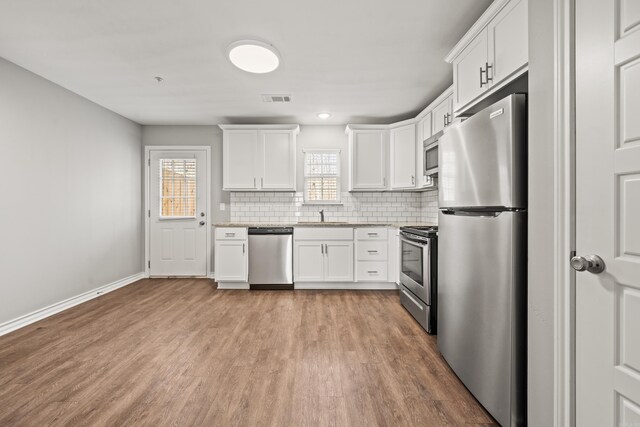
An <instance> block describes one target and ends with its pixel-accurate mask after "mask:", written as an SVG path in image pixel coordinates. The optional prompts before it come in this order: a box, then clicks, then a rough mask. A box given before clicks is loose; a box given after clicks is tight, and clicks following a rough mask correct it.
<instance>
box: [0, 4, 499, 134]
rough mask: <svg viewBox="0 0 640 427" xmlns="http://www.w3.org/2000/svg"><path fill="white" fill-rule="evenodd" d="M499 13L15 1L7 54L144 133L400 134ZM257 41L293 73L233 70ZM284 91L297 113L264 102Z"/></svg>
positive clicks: (2, 9)
mask: <svg viewBox="0 0 640 427" xmlns="http://www.w3.org/2000/svg"><path fill="white" fill-rule="evenodd" d="M490 3H491V0H455V1H451V0H395V1H394V0H319V1H310V0H272V1H268V0H153V1H152V0H92V1H87V0H2V1H1V2H0V56H1V57H4V58H6V59H8V60H9V61H12V62H14V63H16V64H18V65H20V66H22V67H24V68H26V69H28V70H30V71H33V72H34V73H36V74H39V75H41V76H43V77H45V78H47V79H49V80H51V81H53V82H55V83H58V84H59V85H61V86H63V87H65V88H67V89H69V90H71V91H73V92H76V93H78V94H80V95H82V96H84V97H86V98H88V99H90V100H92V101H94V102H96V103H98V104H100V105H103V106H105V107H106V108H109V109H111V110H113V111H115V112H117V113H119V114H121V115H123V116H125V117H128V118H130V119H132V120H134V121H136V122H138V123H142V124H216V123H251V122H255V123H264V122H272V123H276V122H278V123H285V122H290V123H301V124H318V123H323V124H324V123H327V124H344V123H389V122H392V121H396V120H399V119H404V118H408V117H411V116H413V115H415V114H416V113H417V112H418V111H420V110H421V109H422V108H424V107H425V106H426V105H427V104H428V103H429V102H430V101H431V100H433V99H434V98H435V97H437V96H438V95H439V94H440V93H441V92H442V91H443V90H444V89H445V88H446V87H447V86H449V85H450V84H451V82H452V75H451V67H450V65H449V64H446V63H445V62H444V60H443V58H444V56H445V55H446V54H447V53H448V51H449V50H450V49H451V48H452V47H453V45H454V44H455V43H456V42H457V41H458V40H459V38H460V37H461V36H462V35H463V34H464V33H465V32H466V30H467V29H468V28H469V27H470V26H471V24H472V23H473V22H474V21H475V20H476V19H477V18H478V16H480V14H481V13H482V12H483V11H484V10H485V9H486V8H487V6H488V5H489V4H490ZM246 38H258V39H261V40H264V41H268V42H269V43H271V44H273V45H274V46H275V47H276V48H277V49H278V51H279V52H280V54H281V56H282V63H281V66H280V68H279V69H277V70H276V71H275V72H273V73H271V74H267V75H255V74H249V73H246V72H243V71H240V70H238V69H236V68H235V67H234V66H233V65H231V63H230V62H229V61H228V59H227V57H226V48H227V46H228V45H229V44H230V43H232V42H233V41H236V40H239V39H246ZM154 76H162V77H163V78H164V82H162V83H157V82H156V81H155V80H154ZM278 93H285V94H291V95H292V97H293V102H292V103H291V104H268V103H263V102H262V99H261V96H260V95H261V94H278ZM320 111H329V112H331V113H332V117H331V118H330V119H329V120H326V121H321V120H320V119H318V118H317V116H316V114H317V113H318V112H320Z"/></svg>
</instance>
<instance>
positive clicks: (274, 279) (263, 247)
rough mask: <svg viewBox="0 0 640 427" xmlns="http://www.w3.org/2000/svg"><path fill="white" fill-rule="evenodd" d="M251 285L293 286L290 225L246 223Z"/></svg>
mask: <svg viewBox="0 0 640 427" xmlns="http://www.w3.org/2000/svg"><path fill="white" fill-rule="evenodd" d="M249 285H250V287H251V289H293V227H249Z"/></svg>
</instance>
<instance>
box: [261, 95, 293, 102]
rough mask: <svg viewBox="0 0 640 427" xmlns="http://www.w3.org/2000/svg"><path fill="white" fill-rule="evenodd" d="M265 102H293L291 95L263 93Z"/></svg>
mask: <svg viewBox="0 0 640 427" xmlns="http://www.w3.org/2000/svg"><path fill="white" fill-rule="evenodd" d="M262 100H263V101H264V102H291V95H262Z"/></svg>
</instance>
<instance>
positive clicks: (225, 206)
mask: <svg viewBox="0 0 640 427" xmlns="http://www.w3.org/2000/svg"><path fill="white" fill-rule="evenodd" d="M225 209H227V204H226V203H220V210H221V211H223V210H225Z"/></svg>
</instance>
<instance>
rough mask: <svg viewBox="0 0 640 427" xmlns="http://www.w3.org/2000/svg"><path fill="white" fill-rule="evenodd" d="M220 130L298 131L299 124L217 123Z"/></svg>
mask: <svg viewBox="0 0 640 427" xmlns="http://www.w3.org/2000/svg"><path fill="white" fill-rule="evenodd" d="M218 127H219V128H220V129H222V130H291V131H294V132H296V133H299V132H300V125H296V124H288V125H218Z"/></svg>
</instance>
